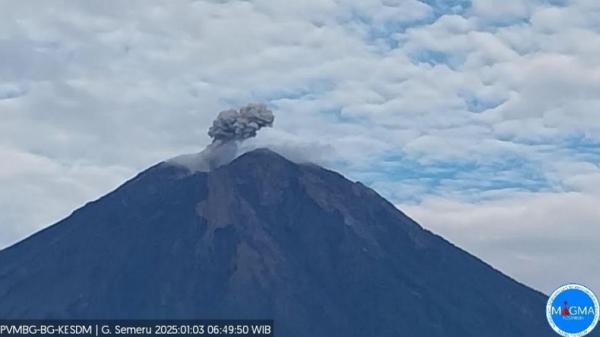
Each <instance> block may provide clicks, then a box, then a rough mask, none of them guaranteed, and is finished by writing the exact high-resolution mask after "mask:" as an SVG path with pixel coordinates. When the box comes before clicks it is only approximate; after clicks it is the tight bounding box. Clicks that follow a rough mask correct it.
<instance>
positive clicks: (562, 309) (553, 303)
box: [546, 284, 600, 337]
mask: <svg viewBox="0 0 600 337" xmlns="http://www.w3.org/2000/svg"><path fill="white" fill-rule="evenodd" d="M598 309H599V308H598V299H597V298H596V296H595V295H594V293H592V291H591V290H589V289H588V288H586V287H584V286H582V285H579V284H567V285H565V286H562V287H560V288H558V289H556V291H554V292H553V293H552V295H550V298H549V299H548V304H547V305H546V318H548V323H550V326H551V327H552V329H553V330H554V331H556V332H557V333H558V334H559V335H561V336H565V337H581V336H585V335H587V334H589V333H590V332H592V330H594V327H596V324H597V323H598V315H599V314H600V313H599V312H598Z"/></svg>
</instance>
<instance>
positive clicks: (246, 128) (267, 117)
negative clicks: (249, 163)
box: [171, 103, 275, 171]
mask: <svg viewBox="0 0 600 337" xmlns="http://www.w3.org/2000/svg"><path fill="white" fill-rule="evenodd" d="M274 120H275V116H274V115H273V111H271V110H270V109H269V108H267V106H266V105H265V104H262V103H250V104H248V105H246V106H243V107H241V108H239V109H237V110H235V109H230V110H225V111H221V112H219V114H218V115H217V118H216V119H215V120H214V121H213V124H212V126H211V127H210V128H209V129H208V135H209V136H210V137H211V138H212V143H210V144H209V145H208V146H207V147H206V148H205V149H204V150H202V151H201V152H200V153H197V154H193V155H184V156H179V157H176V158H173V159H172V160H171V162H174V163H176V164H179V165H183V166H186V167H187V168H189V169H190V170H191V171H210V170H212V169H215V168H217V167H219V166H221V165H224V164H227V163H228V162H230V161H231V160H233V159H234V158H235V156H236V155H237V152H238V144H239V143H240V142H242V141H244V140H246V139H248V138H252V137H255V136H256V134H257V132H258V130H260V129H262V128H264V127H271V126H273V121H274Z"/></svg>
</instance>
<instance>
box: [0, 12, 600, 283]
mask: <svg viewBox="0 0 600 337" xmlns="http://www.w3.org/2000/svg"><path fill="white" fill-rule="evenodd" d="M0 4H1V6H2V11H0V186H1V188H0V247H5V246H7V245H10V244H12V243H15V242H17V241H19V240H21V239H23V238H25V237H27V236H28V235H31V234H32V233H33V232H35V231H37V230H39V229H41V228H44V227H46V226H48V225H50V224H52V223H54V222H56V221H58V220H60V219H62V218H64V217H65V216H67V215H69V214H70V213H71V211H73V210H74V209H76V208H78V207H81V206H82V205H84V204H85V203H86V202H88V201H91V200H94V199H96V198H98V197H100V196H102V195H104V194H106V193H107V192H109V191H111V190H113V189H114V188H116V187H117V186H118V185H120V184H121V183H122V182H124V181H125V180H127V179H129V178H131V177H132V176H134V175H135V174H136V173H137V172H139V171H141V170H143V169H145V168H147V167H149V166H151V165H153V164H155V163H157V162H160V161H162V160H165V159H167V158H170V157H174V156H177V155H180V154H184V153H193V152H197V151H199V150H201V149H202V148H203V147H204V146H206V145H207V144H208V143H209V141H210V139H209V137H208V135H207V134H206V131H207V129H208V127H209V126H210V124H211V122H212V120H213V119H214V117H215V116H216V114H217V112H219V111H221V110H224V109H229V108H235V107H238V106H242V105H245V104H247V103H248V102H265V103H266V104H267V105H268V106H269V107H270V108H271V109H272V110H273V111H274V112H275V115H276V120H275V125H274V127H273V128H272V129H265V130H261V132H260V134H259V137H257V138H256V139H253V140H251V141H250V142H249V143H248V144H246V146H247V147H256V146H269V147H271V148H273V149H274V150H276V151H280V152H282V153H283V154H285V155H287V156H288V157H290V158H292V159H294V160H298V161H304V160H308V161H314V162H317V163H319V164H322V165H324V166H326V167H329V168H332V169H335V170H338V171H339V172H341V173H343V174H344V175H346V176H347V177H348V178H350V179H353V180H360V181H362V182H364V183H365V184H367V185H369V186H371V187H372V188H373V189H375V190H376V191H378V192H379V193H380V194H382V195H383V196H384V197H386V198H388V199H389V200H390V201H391V202H393V203H394V204H395V205H397V206H398V208H400V209H401V210H403V211H404V212H405V213H406V214H408V215H409V216H411V217H413V218H414V219H415V220H417V221H418V222H420V223H421V224H422V225H423V226H424V227H425V228H427V229H429V230H431V231H433V232H435V233H438V234H440V235H442V236H444V237H445V238H446V239H448V240H450V241H451V242H453V243H455V244H456V245H458V246H460V247H462V248H464V249H466V250H467V251H469V252H471V253H473V254H475V255H477V256H478V257H480V258H482V259H483V260H485V261H486V262H488V263H490V264H491V265H493V266H494V267H496V268H498V269H500V270H501V271H503V272H505V273H507V274H508V275H510V276H512V277H514V278H516V279H517V280H519V281H521V282H524V283H525V284H527V285H529V286H532V287H534V288H536V289H538V290H541V291H543V292H546V293H550V292H551V291H553V290H554V289H555V288H557V287H559V286H560V285H562V284H564V283H570V282H578V283H582V284H585V285H588V286H589V287H591V288H592V290H594V289H595V290H596V291H597V292H600V258H599V257H600V166H599V164H600V2H598V1H596V0H573V1H566V0H565V1H560V0H553V1H549V0H547V1H537V0H530V1H525V0H472V1H461V0H452V1H439V0H423V1H417V0H304V1H277V0H256V1H250V0H245V1H236V0H211V1H209V0H205V1H180V0H175V1H141V0H138V1H136V0H132V1H127V2H123V1H116V0H113V1H45V2H43V3H42V2H38V1H8V0H5V1H1V2H0Z"/></svg>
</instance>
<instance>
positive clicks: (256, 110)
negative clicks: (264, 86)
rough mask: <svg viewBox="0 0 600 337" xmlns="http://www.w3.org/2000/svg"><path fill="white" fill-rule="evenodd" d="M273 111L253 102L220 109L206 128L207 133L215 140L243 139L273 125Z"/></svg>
mask: <svg viewBox="0 0 600 337" xmlns="http://www.w3.org/2000/svg"><path fill="white" fill-rule="evenodd" d="M273 120H275V116H273V112H272V111H271V110H269V109H268V108H267V107H266V106H265V105H264V104H261V103H254V104H248V105H246V106H245V107H241V108H240V109H239V110H234V109H231V110H225V111H221V112H220V113H219V115H218V116H217V119H215V120H214V122H213V125H212V126H211V127H210V129H208V135H209V136H210V137H211V138H212V139H213V143H215V142H229V141H243V140H245V139H248V138H252V137H254V136H256V132H258V130H260V129H261V128H263V127H265V126H273Z"/></svg>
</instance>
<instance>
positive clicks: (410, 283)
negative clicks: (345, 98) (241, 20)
mask: <svg viewBox="0 0 600 337" xmlns="http://www.w3.org/2000/svg"><path fill="white" fill-rule="evenodd" d="M545 301H546V297H545V296H544V295H542V294H540V293H538V292H536V291H534V290H531V289H529V288H527V287H525V286H523V285H521V284H519V283H517V282H515V281H513V280H512V279H510V278H508V277H506V276H504V275H503V274H501V273H500V272H498V271H496V270H494V269H493V268H491V267H490V266H488V265H486V264H485V263H483V262H481V261H480V260H478V259H477V258H475V257H473V256H471V255H469V254H468V253H466V252H464V251H463V250H461V249H459V248H457V247H455V246H453V245H452V244H450V243H448V242H447V241H445V240H444V239H442V238H441V237H439V236H437V235H434V234H432V233H430V232H428V231H426V230H424V229H423V228H421V227H420V226H419V225H418V224H416V223H415V222H414V221H412V220H411V219H410V218H408V217H407V216H405V215H404V214H402V213H401V212H400V211H398V210H397V209H396V208H395V207H394V206H393V205H391V204H390V203H388V202H387V201H386V200H384V199H383V198H381V197H380V196H379V195H377V194H376V193H375V192H374V191H372V190H371V189H369V188H367V187H365V186H363V185H362V184H360V183H353V182H351V181H348V180H347V179H345V178H344V177H342V176H341V175H339V174H337V173H335V172H332V171H328V170H325V169H323V168H320V167H318V166H314V165H299V164H295V163H292V162H290V161H288V160H286V159H285V158H283V157H281V156H279V155H278V154H276V153H274V152H272V151H269V150H265V149H261V150H255V151H252V152H249V153H247V154H245V155H242V156H241V157H239V158H237V159H236V160H234V161H233V162H231V163H230V164H228V165H226V166H223V167H220V168H218V169H216V170H214V171H211V172H209V173H205V172H196V173H189V172H188V171H187V170H186V169H184V168H181V167H177V166H172V165H170V164H167V163H161V164H158V165H156V166H154V167H152V168H150V169H148V170H146V171H144V172H143V173H141V174H139V175H138V176H137V177H135V178H133V179H132V180H130V181H129V182H127V183H125V184H124V185H123V186H121V187H119V188H118V189H117V190H115V191H114V192H112V193H110V194H108V195H106V196H105V197H103V198H101V199H99V200H97V201H94V202H91V203H89V204H87V205H85V206H84V207H82V208H81V209H79V210H77V211H75V212H74V213H73V214H72V215H71V216H69V217H68V218H66V219H64V220H62V221H60V222H59V223H57V224H55V225H54V226H51V227H49V228H47V229H46V230H43V231H41V232H39V233H37V234H35V235H33V236H32V237H30V238H28V239H26V240H24V241H22V242H21V243H19V244H17V245H15V246H13V247H10V248H8V249H5V250H4V251H2V252H0V303H1V305H0V317H3V318H236V319H239V318H273V319H275V324H276V333H277V335H278V336H290V337H293V336H357V337H358V336H361V337H365V336H411V337H419V336H427V337H435V336H461V337H464V336H492V337H495V336H507V337H508V336H510V337H518V336H523V337H532V336H552V335H553V333H552V331H551V330H550V328H549V327H548V325H547V323H546V321H545V311H544V310H545Z"/></svg>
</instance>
